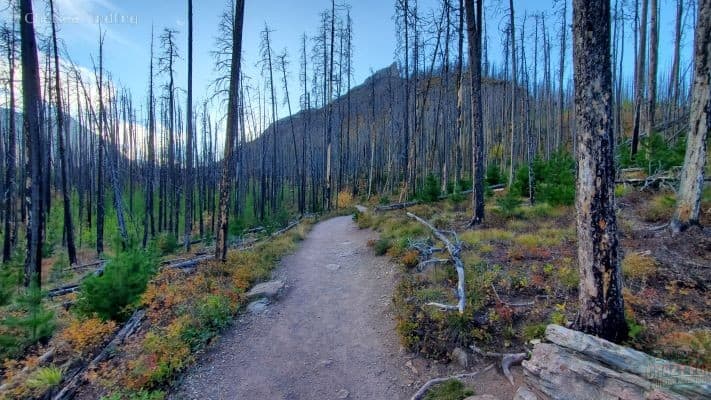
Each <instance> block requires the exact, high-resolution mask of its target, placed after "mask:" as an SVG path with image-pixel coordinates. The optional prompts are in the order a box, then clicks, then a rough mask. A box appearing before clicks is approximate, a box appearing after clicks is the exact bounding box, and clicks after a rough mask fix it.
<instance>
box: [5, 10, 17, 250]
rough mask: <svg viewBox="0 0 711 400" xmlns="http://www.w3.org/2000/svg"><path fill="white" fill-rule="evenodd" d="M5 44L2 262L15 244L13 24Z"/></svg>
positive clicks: (15, 160) (7, 32)
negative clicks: (7, 101) (6, 82)
mask: <svg viewBox="0 0 711 400" xmlns="http://www.w3.org/2000/svg"><path fill="white" fill-rule="evenodd" d="M4 33H5V34H6V38H5V40H6V42H7V43H6V45H7V62H8V75H9V82H10V84H9V85H8V91H9V92H10V104H9V109H8V115H9V116H10V117H9V121H8V138H7V148H6V156H5V162H6V167H5V190H4V198H3V204H4V207H5V215H4V217H5V220H4V229H3V232H4V233H5V235H4V237H3V248H2V260H3V262H8V261H9V260H10V257H11V256H12V247H13V246H14V244H15V230H16V228H15V223H16V220H15V215H16V211H15V206H14V205H15V184H16V182H15V165H16V162H17V157H16V154H15V148H16V146H17V143H16V142H17V128H16V126H15V85H14V82H15V46H16V45H15V25H14V24H13V25H12V28H11V29H10V30H8V31H6V32H4Z"/></svg>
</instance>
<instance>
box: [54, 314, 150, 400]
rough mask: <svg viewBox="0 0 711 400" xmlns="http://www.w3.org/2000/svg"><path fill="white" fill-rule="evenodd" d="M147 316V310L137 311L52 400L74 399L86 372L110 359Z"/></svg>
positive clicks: (69, 379)
mask: <svg viewBox="0 0 711 400" xmlns="http://www.w3.org/2000/svg"><path fill="white" fill-rule="evenodd" d="M145 315H146V310H144V309H139V310H136V311H135V312H134V313H133V315H131V318H129V319H128V321H126V323H125V324H124V325H123V327H121V329H120V330H119V331H118V332H117V333H116V335H115V336H114V337H113V338H112V339H111V340H110V341H109V343H108V344H107V345H106V346H104V348H103V349H102V350H101V351H100V352H99V354H97V355H96V356H95V357H94V358H93V359H92V360H91V361H90V362H89V363H88V364H87V365H85V366H83V367H80V368H78V369H77V371H76V372H75V373H74V374H72V375H71V376H70V377H69V378H68V380H67V381H66V382H67V383H66V384H65V385H64V386H63V387H62V389H61V390H60V391H59V392H58V393H57V394H56V395H54V396H53V397H52V400H69V399H72V398H73V397H74V393H76V391H77V389H78V388H79V387H80V386H81V385H82V384H83V383H84V381H85V379H86V376H85V375H86V372H87V371H89V370H91V369H92V368H95V367H96V366H97V365H98V364H99V363H100V362H102V361H104V360H105V359H106V358H108V356H109V354H110V353H111V352H113V351H115V349H116V348H117V347H118V346H119V345H120V344H122V343H123V342H124V341H125V340H126V339H127V338H128V337H129V336H131V335H132V334H133V333H134V332H135V331H136V330H137V329H138V328H139V327H140V326H141V322H143V318H144V317H145Z"/></svg>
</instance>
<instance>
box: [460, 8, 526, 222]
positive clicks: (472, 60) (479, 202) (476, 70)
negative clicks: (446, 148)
mask: <svg viewBox="0 0 711 400" xmlns="http://www.w3.org/2000/svg"><path fill="white" fill-rule="evenodd" d="M512 1H513V0H512ZM483 2H484V0H477V1H476V14H475V13H474V12H475V10H474V0H465V2H464V3H465V4H464V9H465V11H466V15H467V39H468V41H469V74H470V75H471V86H472V87H471V104H472V173H473V182H472V185H473V188H474V191H473V193H472V208H473V215H472V220H471V222H470V225H471V226H474V225H479V224H481V223H482V222H484V126H483V113H482V106H481V36H482V33H481V32H482V22H483V21H482V10H483ZM511 21H512V27H511V29H512V30H513V2H512V3H511ZM514 47H515V46H514ZM514 58H515V57H514ZM514 82H515V79H514ZM513 91H514V92H515V91H516V88H515V87H513ZM513 111H514V110H512V114H515V112H513ZM512 118H513V117H512ZM512 125H513V119H512ZM512 129H513V127H512ZM512 132H513V130H512ZM512 139H513V133H512ZM512 145H513V141H512ZM512 156H513V153H512ZM511 163H512V164H513V158H512V159H511Z"/></svg>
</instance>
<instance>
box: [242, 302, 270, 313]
mask: <svg viewBox="0 0 711 400" xmlns="http://www.w3.org/2000/svg"><path fill="white" fill-rule="evenodd" d="M268 305H269V300H267V299H259V300H256V301H253V302H251V303H249V304H248V305H247V311H249V312H250V313H252V314H259V313H262V312H264V311H265V310H266V309H267V306H268Z"/></svg>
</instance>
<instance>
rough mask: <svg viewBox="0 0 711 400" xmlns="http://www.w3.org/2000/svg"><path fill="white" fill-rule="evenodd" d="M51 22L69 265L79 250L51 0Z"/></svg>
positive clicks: (58, 139) (51, 2) (75, 258)
mask: <svg viewBox="0 0 711 400" xmlns="http://www.w3.org/2000/svg"><path fill="white" fill-rule="evenodd" d="M49 9H50V20H51V24H50V25H51V27H52V48H53V50H54V52H53V56H54V89H55V91H56V96H55V102H56V114H57V147H58V148H59V164H60V174H61V177H60V180H61V186H62V203H63V210H64V232H65V235H66V241H67V256H69V263H70V264H76V263H77V249H76V246H75V245H74V225H73V224H72V207H71V202H70V201H69V199H70V189H69V183H68V182H67V154H66V150H67V149H65V144H66V143H65V140H64V113H63V109H62V87H61V86H60V81H59V75H60V72H61V71H60V68H59V50H58V49H57V29H56V22H55V18H56V14H55V11H54V1H53V0H49Z"/></svg>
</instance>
